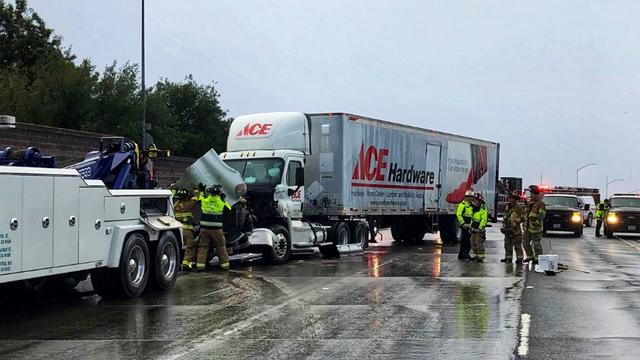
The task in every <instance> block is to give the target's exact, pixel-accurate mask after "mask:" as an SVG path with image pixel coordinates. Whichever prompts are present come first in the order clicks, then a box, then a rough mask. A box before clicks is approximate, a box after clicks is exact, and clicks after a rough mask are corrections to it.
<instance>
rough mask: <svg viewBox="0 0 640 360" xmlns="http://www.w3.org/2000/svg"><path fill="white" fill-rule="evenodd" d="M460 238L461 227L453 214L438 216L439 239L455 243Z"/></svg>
mask: <svg viewBox="0 0 640 360" xmlns="http://www.w3.org/2000/svg"><path fill="white" fill-rule="evenodd" d="M460 238H462V228H460V226H459V225H458V222H457V221H456V218H455V217H454V216H445V217H441V218H440V239H442V242H444V243H447V244H455V243H457V242H459V241H460Z"/></svg>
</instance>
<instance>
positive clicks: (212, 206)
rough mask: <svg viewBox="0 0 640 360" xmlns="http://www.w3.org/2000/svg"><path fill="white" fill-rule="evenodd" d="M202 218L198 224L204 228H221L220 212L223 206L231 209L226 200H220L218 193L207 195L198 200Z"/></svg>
mask: <svg viewBox="0 0 640 360" xmlns="http://www.w3.org/2000/svg"><path fill="white" fill-rule="evenodd" d="M200 207H201V209H202V218H201V219H200V226H202V227H203V228H204V229H222V213H223V211H224V208H227V209H231V205H229V203H228V202H226V201H224V200H222V199H221V198H220V196H219V195H207V196H206V197H204V198H202V200H201V202H200Z"/></svg>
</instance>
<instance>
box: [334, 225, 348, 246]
mask: <svg viewBox="0 0 640 360" xmlns="http://www.w3.org/2000/svg"><path fill="white" fill-rule="evenodd" d="M332 233H333V239H334V240H333V243H334V244H336V245H349V244H350V243H351V231H349V225H347V223H346V222H344V221H341V222H339V223H338V224H337V225H335V227H334V229H333V231H332Z"/></svg>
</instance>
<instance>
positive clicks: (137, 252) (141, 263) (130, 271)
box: [118, 233, 149, 298]
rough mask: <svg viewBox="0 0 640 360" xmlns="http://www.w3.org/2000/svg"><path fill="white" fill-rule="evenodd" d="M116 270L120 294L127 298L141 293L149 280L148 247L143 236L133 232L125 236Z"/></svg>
mask: <svg viewBox="0 0 640 360" xmlns="http://www.w3.org/2000/svg"><path fill="white" fill-rule="evenodd" d="M118 271H119V274H118V275H119V284H118V287H119V289H118V290H119V291H120V294H122V295H123V296H125V297H128V298H135V297H138V296H140V295H142V293H143V292H144V290H145V288H146V287H147V281H148V280H149V247H148V246H147V241H146V240H145V238H144V236H142V235H141V234H139V233H133V234H130V235H129V236H128V237H127V240H125V242H124V247H123V249H122V256H121V257H120V268H119V269H118Z"/></svg>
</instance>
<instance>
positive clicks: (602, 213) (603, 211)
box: [596, 199, 610, 237]
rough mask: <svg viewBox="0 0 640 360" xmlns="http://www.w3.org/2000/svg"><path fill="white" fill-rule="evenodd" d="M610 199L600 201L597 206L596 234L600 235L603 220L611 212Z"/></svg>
mask: <svg viewBox="0 0 640 360" xmlns="http://www.w3.org/2000/svg"><path fill="white" fill-rule="evenodd" d="M609 208H610V206H609V199H604V201H601V202H600V203H598V207H597V208H596V236H597V237H600V236H602V235H600V229H602V222H603V221H604V219H605V218H606V217H607V213H608V212H609Z"/></svg>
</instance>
